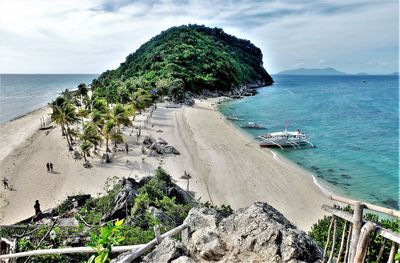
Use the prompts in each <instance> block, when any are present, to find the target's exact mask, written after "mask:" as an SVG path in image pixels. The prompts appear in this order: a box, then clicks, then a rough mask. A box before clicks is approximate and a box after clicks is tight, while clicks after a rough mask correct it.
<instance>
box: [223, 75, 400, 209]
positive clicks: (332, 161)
mask: <svg viewBox="0 0 400 263" xmlns="http://www.w3.org/2000/svg"><path fill="white" fill-rule="evenodd" d="M364 80H365V82H364ZM274 81H275V84H274V85H273V86H271V87H265V88H261V89H259V94H258V95H256V96H254V97H247V98H244V99H241V100H234V101H231V102H227V103H224V104H223V105H221V106H220V110H221V112H222V113H223V114H225V115H232V114H236V115H238V116H240V117H242V118H244V121H238V122H234V123H235V124H236V125H240V124H243V123H245V122H248V121H254V122H257V123H259V124H262V125H264V126H266V127H267V128H268V129H267V130H264V131H262V130H261V131H260V130H245V131H246V132H248V133H250V134H251V135H252V136H256V135H260V134H263V133H266V132H273V131H279V130H284V129H285V125H288V129H289V130H294V129H298V128H299V129H301V130H302V131H304V132H305V133H306V134H308V136H309V139H310V141H311V142H312V143H313V144H315V145H316V146H317V148H311V149H305V150H285V151H282V150H279V149H277V150H276V151H277V152H279V153H280V154H281V155H283V156H285V157H287V158H288V159H290V160H292V161H294V162H296V163H298V164H299V165H301V166H303V167H304V168H306V169H308V170H310V171H311V172H312V173H313V174H314V175H315V176H316V177H317V179H318V181H319V182H320V183H321V184H322V185H323V186H324V187H326V188H328V189H329V190H331V191H333V192H335V193H337V194H340V195H344V196H348V197H351V198H354V199H358V200H363V201H366V202H371V203H375V204H378V205H383V206H386V207H391V208H396V209H399V100H398V98H399V81H398V77H396V76H275V77H274Z"/></svg>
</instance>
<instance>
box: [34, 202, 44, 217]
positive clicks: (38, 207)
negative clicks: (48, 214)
mask: <svg viewBox="0 0 400 263" xmlns="http://www.w3.org/2000/svg"><path fill="white" fill-rule="evenodd" d="M33 208H34V209H35V217H36V219H37V220H40V217H41V216H42V210H40V204H39V200H36V201H35V205H34V206H33Z"/></svg>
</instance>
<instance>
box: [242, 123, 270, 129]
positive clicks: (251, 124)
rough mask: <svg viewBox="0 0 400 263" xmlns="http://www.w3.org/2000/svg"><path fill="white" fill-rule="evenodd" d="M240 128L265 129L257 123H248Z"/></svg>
mask: <svg viewBox="0 0 400 263" xmlns="http://www.w3.org/2000/svg"><path fill="white" fill-rule="evenodd" d="M240 127H242V128H248V129H265V127H264V126H261V125H259V124H257V123H254V122H248V123H247V124H245V125H240Z"/></svg>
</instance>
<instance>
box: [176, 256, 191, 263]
mask: <svg viewBox="0 0 400 263" xmlns="http://www.w3.org/2000/svg"><path fill="white" fill-rule="evenodd" d="M171 263H196V261H194V260H193V259H192V258H190V257H187V256H182V257H179V258H177V259H175V260H172V261H171Z"/></svg>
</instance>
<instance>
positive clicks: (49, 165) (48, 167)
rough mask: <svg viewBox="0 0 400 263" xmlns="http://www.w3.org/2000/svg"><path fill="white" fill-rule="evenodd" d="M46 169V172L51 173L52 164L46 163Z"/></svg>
mask: <svg viewBox="0 0 400 263" xmlns="http://www.w3.org/2000/svg"><path fill="white" fill-rule="evenodd" d="M46 167H47V172H50V171H51V172H52V171H53V163H47V164H46Z"/></svg>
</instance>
